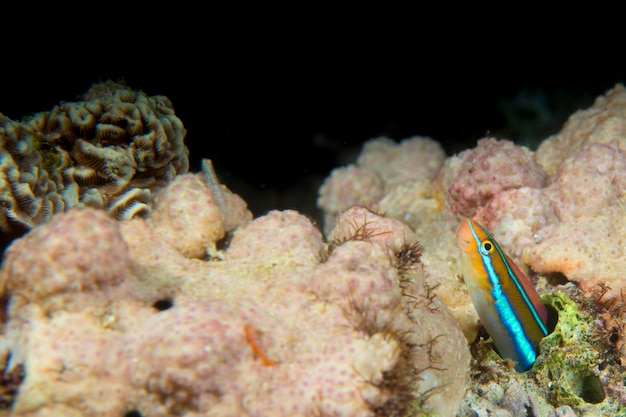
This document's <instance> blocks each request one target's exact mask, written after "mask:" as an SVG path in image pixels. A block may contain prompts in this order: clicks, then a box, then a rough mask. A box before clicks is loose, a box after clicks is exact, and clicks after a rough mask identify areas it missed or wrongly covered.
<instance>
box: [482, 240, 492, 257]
mask: <svg viewBox="0 0 626 417" xmlns="http://www.w3.org/2000/svg"><path fill="white" fill-rule="evenodd" d="M493 248H494V246H493V243H491V241H489V240H483V241H482V242H481V243H480V251H481V252H482V254H483V255H489V254H490V253H491V252H493Z"/></svg>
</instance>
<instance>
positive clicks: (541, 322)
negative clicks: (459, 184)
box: [456, 219, 549, 371]
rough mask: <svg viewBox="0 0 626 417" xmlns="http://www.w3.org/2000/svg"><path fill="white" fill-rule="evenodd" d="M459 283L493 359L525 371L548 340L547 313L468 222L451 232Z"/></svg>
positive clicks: (525, 281) (512, 267) (518, 273)
mask: <svg viewBox="0 0 626 417" xmlns="http://www.w3.org/2000/svg"><path fill="white" fill-rule="evenodd" d="M456 243H457V245H458V246H459V248H460V249H461V261H462V265H463V277H464V279H465V283H466V285H467V290H468V292H469V295H470V298H471V300H472V303H473V304H474V307H475V308H476V312H477V313H478V317H480V321H481V323H482V324H483V326H485V329H486V330H487V333H489V336H491V338H492V339H493V343H494V344H495V346H496V349H497V350H498V353H499V354H500V356H502V357H503V358H510V359H512V360H513V361H514V362H515V369H516V370H517V371H525V370H527V369H529V368H530V367H531V366H532V365H533V363H535V360H536V359H537V355H539V341H540V340H541V339H542V338H544V337H545V336H547V335H548V333H549V331H548V325H547V323H548V310H547V308H546V306H545V305H544V304H543V302H542V301H541V298H539V294H537V291H536V290H535V288H534V287H533V285H532V283H531V282H530V281H529V280H528V278H527V277H526V276H525V275H524V274H523V273H522V271H520V269H519V268H518V267H517V265H515V264H514V263H513V261H511V259H510V258H509V257H508V256H507V255H506V254H505V253H504V252H502V249H500V246H498V243H497V242H496V241H495V239H494V238H493V236H491V234H490V233H489V232H488V231H487V229H485V228H484V227H483V226H481V225H480V224H478V223H476V222H475V221H474V220H472V219H466V220H464V221H463V223H461V225H460V226H459V229H458V230H457V232H456Z"/></svg>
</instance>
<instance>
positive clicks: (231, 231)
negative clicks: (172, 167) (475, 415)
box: [0, 174, 470, 417]
mask: <svg viewBox="0 0 626 417" xmlns="http://www.w3.org/2000/svg"><path fill="white" fill-rule="evenodd" d="M209 179H210V178H209ZM214 193H218V194H219V195H215V194H214ZM68 236H70V238H68ZM420 257H421V248H420V246H419V244H418V243H417V241H416V240H415V238H414V236H413V232H412V231H411V230H410V229H409V228H408V227H407V226H406V225H404V224H403V223H402V222H399V221H397V220H395V219H392V218H388V217H382V216H379V215H376V214H374V213H372V212H371V211H368V210H367V209H364V208H359V207H355V208H353V209H351V210H348V211H346V212H344V213H343V214H342V215H341V216H339V217H338V219H337V226H336V228H335V229H334V230H333V231H332V233H331V235H330V237H329V242H328V243H325V242H324V240H323V239H322V235H321V233H320V232H319V230H318V229H317V228H316V227H315V226H314V225H313V224H312V223H311V221H310V220H309V219H308V218H306V217H305V216H303V215H301V214H298V213H297V212H295V211H290V210H286V211H271V212H269V213H268V214H266V215H264V216H261V217H259V218H257V219H254V220H252V216H251V214H250V212H249V211H248V210H247V209H246V205H245V202H244V201H243V200H242V199H241V198H239V197H238V196H236V195H235V194H232V193H231V192H230V191H228V190H227V189H226V188H225V187H224V186H222V185H218V186H216V185H215V184H213V185H212V186H208V185H207V181H206V178H205V176H202V175H200V174H197V175H191V174H185V175H182V176H178V177H177V178H176V179H175V180H174V181H172V183H171V184H170V185H169V186H168V187H167V188H166V189H165V190H164V191H163V192H162V193H161V194H160V195H159V197H158V198H157V200H156V202H155V209H154V211H153V212H152V215H151V216H149V217H148V219H143V218H134V219H132V220H129V221H124V222H120V221H118V220H115V219H112V218H111V217H110V216H107V215H106V213H105V212H104V211H102V210H98V209H93V208H88V207H87V208H78V209H77V208H73V209H70V210H69V211H67V212H66V213H61V214H58V215H56V216H55V217H54V218H53V219H52V221H51V222H49V223H47V224H43V225H40V226H38V227H35V228H34V229H33V230H31V231H30V232H29V233H27V234H26V235H25V236H24V237H22V238H20V239H17V240H16V241H14V243H13V244H12V245H11V246H10V247H9V248H8V249H7V251H6V257H5V261H4V263H3V266H2V270H1V273H2V284H3V285H2V288H3V293H2V294H1V295H2V297H1V298H2V299H3V300H5V301H6V300H8V305H7V309H6V314H7V315H6V317H5V318H4V321H3V332H2V336H1V337H0V351H1V355H0V358H2V365H3V368H4V375H6V378H7V380H8V378H9V375H14V376H15V377H14V378H13V379H12V381H13V382H12V384H9V383H8V382H7V384H6V386H7V392H8V393H10V394H7V395H6V401H5V403H4V406H5V407H9V410H10V415H11V416H15V417H18V416H19V417H30V416H43V415H45V416H50V417H54V416H64V417H79V416H89V417H96V416H101V417H120V416H124V415H126V416H131V415H132V416H151V417H158V416H163V417H165V416H172V415H176V416H189V417H191V416H198V417H199V416H240V415H250V416H267V415H272V416H281V415H285V416H311V415H316V416H326V415H328V416H330V415H332V416H376V415H380V416H404V415H426V414H428V413H431V412H432V413H437V414H438V415H440V416H454V415H455V413H456V412H457V410H458V407H459V404H460V401H461V398H462V397H463V395H464V392H465V382H466V380H467V376H468V372H469V359H470V357H469V349H468V347H467V344H466V342H465V338H464V337H463V334H462V332H461V331H460V329H459V327H458V324H457V323H456V321H455V320H454V319H453V318H452V316H451V315H450V314H449V313H448V312H447V310H446V308H445V306H443V305H442V304H441V303H440V301H439V300H438V299H437V298H436V297H435V296H434V294H433V293H432V291H431V289H430V288H428V286H427V285H426V283H425V281H424V274H425V272H424V270H423V269H422V264H421V262H420ZM16 385H17V387H16ZM9 386H10V387H11V390H10V391H9Z"/></svg>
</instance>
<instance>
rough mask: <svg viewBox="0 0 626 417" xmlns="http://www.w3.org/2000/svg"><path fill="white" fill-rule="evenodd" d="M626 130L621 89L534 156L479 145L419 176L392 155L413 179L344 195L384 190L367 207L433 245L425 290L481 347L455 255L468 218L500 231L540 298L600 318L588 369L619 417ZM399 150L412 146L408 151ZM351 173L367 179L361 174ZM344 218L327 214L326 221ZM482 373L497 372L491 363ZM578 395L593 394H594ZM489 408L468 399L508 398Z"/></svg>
mask: <svg viewBox="0 0 626 417" xmlns="http://www.w3.org/2000/svg"><path fill="white" fill-rule="evenodd" d="M624 126H626V89H624V87H623V86H622V85H617V86H615V87H614V88H613V89H611V90H610V91H608V92H607V93H606V94H604V95H603V96H601V97H598V98H597V99H596V101H595V103H594V104H593V106H592V107H591V108H589V109H587V110H581V111H578V112H576V113H575V114H573V115H572V116H571V117H570V118H569V120H568V121H567V123H566V124H565V125H564V127H563V129H562V130H561V132H559V133H558V134H556V135H554V136H551V137H549V138H547V139H546V140H545V141H544V142H543V143H542V144H541V145H540V146H539V147H538V149H537V151H536V152H533V151H532V150H530V149H528V148H525V147H522V146H518V145H516V144H514V143H513V142H511V141H509V140H503V139H495V138H485V139H481V140H479V141H478V143H477V146H476V147H475V148H473V149H469V150H466V151H463V152H461V153H460V154H458V155H453V156H451V157H449V158H448V159H446V160H445V161H444V162H441V163H440V164H439V166H440V168H439V171H438V172H437V173H436V174H435V175H434V176H433V175H432V171H429V173H421V174H420V172H422V171H421V169H417V168H415V167H413V166H409V165H403V164H402V161H403V160H404V159H405V158H406V156H403V157H402V158H400V157H399V156H397V155H391V157H390V158H388V159H386V161H385V162H386V164H387V165H388V166H390V167H394V166H396V158H398V164H399V165H400V166H406V170H407V171H406V172H405V174H404V175H398V174H394V175H393V178H394V181H393V184H392V183H391V182H389V183H387V182H386V181H387V180H386V179H385V178H386V177H383V176H379V178H380V179H381V180H382V184H376V185H375V187H374V188H373V190H372V191H371V192H370V191H369V190H367V189H365V188H363V187H362V186H363V185H364V184H365V185H366V184H368V182H363V181H360V178H352V179H347V178H345V177H344V178H342V185H341V189H342V190H343V195H349V194H350V192H346V191H345V190H350V189H351V186H350V183H351V182H352V184H359V186H360V187H359V189H358V192H359V193H360V194H365V195H368V196H378V195H380V191H379V190H380V189H381V188H382V189H383V190H384V193H383V195H382V196H381V197H380V198H374V199H373V200H374V201H372V202H371V205H368V207H371V208H373V209H375V210H377V211H379V212H384V213H386V214H387V215H389V216H392V217H394V218H397V219H400V220H402V221H404V222H406V223H407V224H408V225H409V226H411V228H412V229H413V231H414V233H415V237H416V239H417V240H418V241H419V242H420V243H421V244H422V245H423V248H424V253H423V256H422V261H423V263H424V267H425V269H426V270H427V271H428V275H427V278H426V283H427V284H428V286H429V287H430V288H432V289H433V291H434V293H436V294H437V295H438V296H439V299H441V300H442V301H443V302H444V303H445V304H446V306H447V307H448V308H449V310H450V311H451V313H452V314H453V315H454V317H455V319H456V320H457V321H458V322H459V324H460V325H461V328H462V329H463V331H464V333H465V335H466V337H467V339H468V342H473V341H475V340H476V336H477V332H478V330H479V328H480V324H479V322H478V320H477V317H476V313H475V311H474V308H473V306H472V305H471V302H470V300H469V297H468V296H467V292H466V289H465V285H464V284H463V279H462V275H461V269H460V265H459V263H458V256H457V250H456V248H454V230H456V228H457V227H458V224H459V222H460V221H461V220H462V219H463V218H464V217H466V216H471V217H474V218H475V219H476V220H477V221H478V222H480V223H481V224H483V225H484V226H486V227H487V228H488V229H489V230H490V231H491V232H492V233H493V235H494V237H495V238H496V239H497V240H498V242H500V245H501V247H502V249H503V251H504V252H505V253H507V254H508V255H509V256H510V257H511V258H512V259H513V261H514V262H516V263H517V264H518V266H520V268H521V269H522V270H524V271H526V272H527V274H528V275H529V277H530V279H531V280H532V281H533V282H535V283H536V284H537V285H538V287H539V290H540V292H551V291H554V290H557V289H561V290H566V291H567V292H568V293H570V295H573V296H575V297H574V298H575V299H576V300H577V301H578V303H579V304H580V306H581V308H582V309H584V310H585V311H586V312H591V313H586V314H594V315H595V316H594V321H593V325H594V326H596V328H595V329H594V332H595V334H596V335H597V334H600V335H601V336H598V337H596V339H595V340H596V342H595V343H596V344H597V346H598V347H597V349H599V350H600V351H601V352H602V355H601V357H598V356H594V359H593V361H592V362H593V363H591V364H588V368H589V369H593V371H592V372H593V373H594V374H595V375H598V374H600V375H602V377H601V378H600V380H601V383H598V384H594V387H593V389H594V390H601V391H602V392H603V393H604V392H606V393H607V395H609V394H610V396H611V401H613V402H612V403H611V404H612V405H611V406H612V407H618V408H619V407H622V406H623V405H624V404H626V401H624V395H623V392H622V390H620V389H616V387H617V386H620V385H623V384H622V382H623V381H621V379H620V378H619V377H616V376H615V375H619V374H620V372H622V371H621V370H616V368H618V367H619V364H620V363H622V364H623V363H626V332H624V326H623V323H624V321H625V320H626V307H625V305H626V280H624V278H623V276H624V271H626V252H625V251H624V242H625V241H626V200H625V196H626V128H624ZM381 146H383V147H385V146H387V145H386V144H382V145H381ZM397 146H399V147H401V146H403V145H402V142H401V143H400V144H399V145H397ZM375 148H376V147H375V146H373V145H372V144H369V145H368V146H364V147H363V149H362V155H360V156H359V157H358V160H359V161H361V160H366V161H367V160H370V159H376V157H375V155H369V152H370V150H371V149H375ZM431 154H432V159H433V160H438V158H439V157H438V152H435V151H433V150H432V149H427V148H423V149H422V150H421V152H420V154H419V155H415V156H413V158H414V159H415V160H419V159H421V160H428V159H429V158H430V156H431ZM352 174H353V175H355V176H358V175H359V172H358V171H356V170H355V171H352ZM368 175H370V174H368ZM389 178H391V177H389ZM397 178H402V180H399V181H396V180H395V179H397ZM334 181H335V178H334V177H333V176H330V177H329V178H328V179H327V180H326V182H325V183H324V185H323V187H322V188H321V189H320V194H321V195H323V198H320V200H319V201H318V202H319V205H320V207H321V208H322V209H323V210H326V206H325V204H326V202H327V201H335V200H333V196H330V195H328V190H332V189H333V182H334ZM370 183H371V182H370ZM338 199H339V200H341V198H340V197H339V198H338ZM365 200H366V198H361V201H365ZM344 201H346V202H348V201H349V199H345V200H344ZM335 209H336V206H335V207H333V209H332V210H327V214H329V213H331V212H332V211H333V210H335ZM583 307H584V308H583ZM602 335H604V336H602ZM594 349H595V348H594ZM476 366H481V367H482V368H479V369H488V370H489V371H490V372H495V371H494V370H493V369H492V366H491V365H485V364H477V365H476ZM572 369H573V368H572ZM604 369H609V371H604ZM498 372H499V371H498ZM502 372H505V373H506V372H508V371H502ZM606 375H612V376H606ZM475 378H480V377H479V376H478V375H477V376H476V377H475ZM496 379H497V378H496ZM583 379H584V378H583ZM524 383H527V381H525V382H524ZM571 383H572V384H580V381H573V382H571ZM584 383H585V382H584V381H583V382H582V384H584ZM496 385H497V384H496ZM484 389H485V387H484V386H481V387H480V388H478V390H479V391H480V390H484ZM533 389H534V388H533ZM539 391H540V390H538V392H539ZM511 392H516V390H512V391H511ZM475 393H476V391H474V394H475ZM544 394H545V393H538V394H537V395H539V396H542V395H544ZM533 395H534V394H533ZM577 395H578V396H579V397H585V395H586V393H579V394H577ZM602 395H604V394H602ZM599 397H600V395H598V396H593V397H592V398H599ZM509 398H517V397H515V396H513V397H509ZM520 398H521V397H520ZM602 398H604V397H603V396H602ZM484 401H485V398H480V399H479V398H466V402H465V404H466V405H467V404H472V405H471V406H470V408H471V407H476V408H475V409H474V408H472V410H474V411H476V410H479V409H482V408H483V407H486V408H492V409H496V408H501V407H503V405H505V404H504V402H503V400H502V397H499V399H498V400H497V401H495V402H493V401H487V402H486V405H485V403H484ZM515 401H517V400H515ZM515 401H513V402H515ZM520 401H521V400H520ZM524 401H527V400H524ZM533 401H534V400H533ZM542 401H548V402H550V404H547V405H546V407H547V408H546V409H550V407H553V409H555V410H558V409H559V408H558V407H561V406H563V404H559V403H558V402H557V401H556V400H554V401H553V400H551V399H550V398H548V397H547V396H546V397H545V398H542ZM576 401H578V400H576ZM590 402H591V403H593V401H587V400H585V399H584V398H582V399H581V400H580V402H573V403H572V404H569V405H571V406H572V407H574V408H575V411H576V412H579V413H580V412H582V410H584V411H585V412H590V410H601V409H602V408H601V407H602V405H597V406H596V405H595V404H591V405H589V404H588V403H590ZM520 404H521V403H516V404H512V403H511V404H509V405H506V406H505V407H504V409H503V410H504V411H503V412H504V413H506V412H508V411H510V412H511V413H512V414H513V415H516V414H517V411H516V410H517V408H515V407H518V406H519V405H520ZM616 404H617V405H616ZM494 407H496V408H494ZM465 410H466V411H467V408H466V409H465ZM476 412H477V411H476ZM594 412H595V411H594ZM585 415H586V414H585Z"/></svg>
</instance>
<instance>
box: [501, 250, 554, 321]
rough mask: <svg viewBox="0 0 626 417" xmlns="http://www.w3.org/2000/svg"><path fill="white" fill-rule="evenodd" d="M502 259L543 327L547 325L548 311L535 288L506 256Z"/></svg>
mask: <svg viewBox="0 0 626 417" xmlns="http://www.w3.org/2000/svg"><path fill="white" fill-rule="evenodd" d="M504 257H505V258H506V262H507V263H508V265H509V268H511V271H512V272H513V274H514V275H515V279H516V280H517V284H519V285H520V286H521V290H523V291H524V293H525V294H526V297H527V298H528V301H529V302H530V304H532V307H534V309H535V311H536V312H537V314H538V315H539V318H540V319H541V320H542V321H543V324H544V326H545V325H547V323H548V309H547V308H546V306H545V305H544V304H543V302H542V301H541V298H539V294H537V291H536V290H535V287H534V286H533V284H532V283H531V282H530V280H529V279H528V277H527V276H526V275H525V274H524V273H523V272H522V270H521V269H519V267H518V266H517V265H516V264H515V262H513V261H512V260H511V258H509V256H508V255H506V254H505V255H504Z"/></svg>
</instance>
